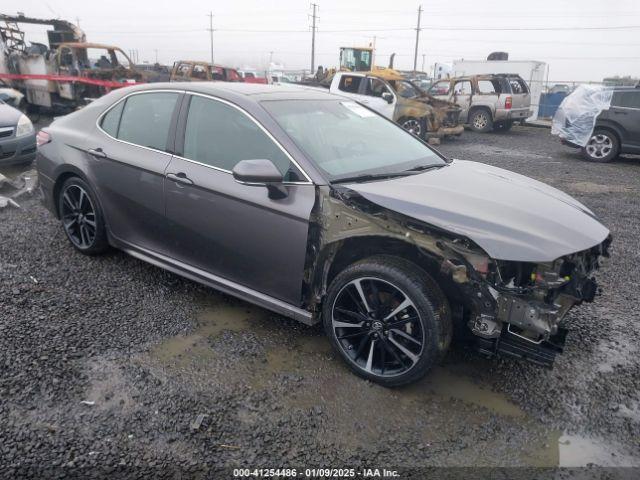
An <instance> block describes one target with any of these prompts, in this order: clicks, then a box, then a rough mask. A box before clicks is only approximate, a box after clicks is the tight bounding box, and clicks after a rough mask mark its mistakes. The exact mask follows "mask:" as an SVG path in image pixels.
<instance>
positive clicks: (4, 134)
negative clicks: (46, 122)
mask: <svg viewBox="0 0 640 480" xmlns="http://www.w3.org/2000/svg"><path fill="white" fill-rule="evenodd" d="M35 158H36V133H35V129H34V128H33V124H32V123H31V120H29V118H28V117H27V116H26V115H24V114H23V113H22V112H21V111H20V110H18V109H16V108H14V107H12V106H11V105H7V104H6V103H4V102H2V101H1V100H0V166H3V165H16V164H22V163H30V162H32V161H33V160H34V159H35Z"/></svg>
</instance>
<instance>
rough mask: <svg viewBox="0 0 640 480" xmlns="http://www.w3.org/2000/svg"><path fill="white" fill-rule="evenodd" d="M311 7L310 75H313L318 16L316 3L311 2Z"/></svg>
mask: <svg viewBox="0 0 640 480" xmlns="http://www.w3.org/2000/svg"><path fill="white" fill-rule="evenodd" d="M311 7H313V15H312V16H311V18H312V19H313V20H312V24H311V75H315V71H316V19H317V18H318V16H317V15H316V11H317V8H318V4H316V3H312V4H311Z"/></svg>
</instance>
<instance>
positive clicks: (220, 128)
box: [183, 96, 302, 181]
mask: <svg viewBox="0 0 640 480" xmlns="http://www.w3.org/2000/svg"><path fill="white" fill-rule="evenodd" d="M183 156H184V157H185V158H188V159H190V160H195V161H197V162H200V163H204V164H205V165H210V166H212V167H217V168H221V169H223V170H227V171H231V170H233V167H235V166H236V164H237V163H238V162H239V161H241V160H258V159H267V160H271V161H272V162H273V163H274V164H275V166H276V167H278V170H280V172H282V174H283V175H284V177H285V180H286V181H300V180H302V178H301V177H302V176H301V175H300V174H299V172H298V171H297V169H296V168H295V166H294V165H292V164H291V160H289V157H288V156H287V155H285V153H284V152H283V151H282V149H281V148H280V147H279V146H278V145H276V144H275V143H274V141H273V140H271V138H269V137H268V136H267V134H266V133H264V132H263V131H262V129H261V128H260V127H258V125H256V123H255V122H254V121H253V120H251V119H250V118H249V117H248V116H247V115H245V114H244V113H242V112H241V111H239V110H238V109H236V108H234V107H232V106H230V105H227V104H226V103H222V102H219V101H216V100H212V99H209V98H203V97H198V96H193V97H191V103H190V105H189V115H188V117H187V126H186V131H185V136H184V153H183Z"/></svg>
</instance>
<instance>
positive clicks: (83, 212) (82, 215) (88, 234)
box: [61, 185, 96, 249]
mask: <svg viewBox="0 0 640 480" xmlns="http://www.w3.org/2000/svg"><path fill="white" fill-rule="evenodd" d="M61 207H62V208H61V213H62V224H63V226H64V230H65V232H67V236H68V237H69V239H70V240H71V242H73V244H74V245H75V246H76V247H78V248H82V249H85V248H89V247H91V245H93V242H94V240H95V238H96V211H95V209H94V207H93V202H91V198H90V197H89V195H88V194H87V192H86V191H85V190H84V189H83V188H82V187H80V186H78V185H69V186H68V187H67V188H66V189H65V190H64V192H62V205H61Z"/></svg>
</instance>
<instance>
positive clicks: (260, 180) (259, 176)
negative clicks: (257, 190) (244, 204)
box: [232, 160, 283, 185]
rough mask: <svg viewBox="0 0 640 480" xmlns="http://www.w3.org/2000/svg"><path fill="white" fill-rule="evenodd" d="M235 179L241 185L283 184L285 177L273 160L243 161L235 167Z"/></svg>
mask: <svg viewBox="0 0 640 480" xmlns="http://www.w3.org/2000/svg"><path fill="white" fill-rule="evenodd" d="M232 173H233V178H234V179H235V180H236V181H237V182H240V183H248V184H260V185H264V184H267V183H282V180H283V177H282V173H280V170H278V169H277V168H276V166H275V165H274V164H273V162H272V161H271V160H241V161H240V162H238V163H237V164H236V166H235V167H233V172H232Z"/></svg>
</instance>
